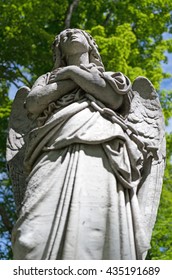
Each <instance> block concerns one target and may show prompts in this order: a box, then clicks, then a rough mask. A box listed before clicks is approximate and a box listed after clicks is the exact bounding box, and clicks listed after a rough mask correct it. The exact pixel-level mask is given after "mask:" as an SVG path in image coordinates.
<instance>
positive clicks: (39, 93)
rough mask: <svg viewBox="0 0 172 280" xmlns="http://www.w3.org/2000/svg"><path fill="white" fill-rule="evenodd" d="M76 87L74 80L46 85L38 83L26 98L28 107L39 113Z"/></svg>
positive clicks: (35, 113)
mask: <svg viewBox="0 0 172 280" xmlns="http://www.w3.org/2000/svg"><path fill="white" fill-rule="evenodd" d="M75 88H76V84H75V82H73V81H72V80H64V81H59V82H58V83H56V82H55V83H51V84H47V85H46V84H45V85H40V84H38V85H36V86H35V87H33V89H32V90H31V91H30V93H29V95H28V96H27V99H26V109H27V110H28V112H29V113H31V114H33V115H39V114H40V113H42V112H43V110H44V109H46V108H47V106H48V104H49V103H51V102H53V101H56V100H57V99H59V98H60V97H61V96H63V95H65V94H66V93H68V92H70V91H71V90H73V89H75Z"/></svg>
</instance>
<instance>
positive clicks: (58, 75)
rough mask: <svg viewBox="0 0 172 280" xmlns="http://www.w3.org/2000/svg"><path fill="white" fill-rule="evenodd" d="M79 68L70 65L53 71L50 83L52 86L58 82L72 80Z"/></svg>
mask: <svg viewBox="0 0 172 280" xmlns="http://www.w3.org/2000/svg"><path fill="white" fill-rule="evenodd" d="M77 68H79V67H78V66H75V65H70V66H66V67H63V68H58V69H56V70H54V71H52V72H51V74H50V78H49V82H48V83H49V84H51V83H55V82H58V81H62V80H67V79H71V76H72V72H75V71H76V69H77Z"/></svg>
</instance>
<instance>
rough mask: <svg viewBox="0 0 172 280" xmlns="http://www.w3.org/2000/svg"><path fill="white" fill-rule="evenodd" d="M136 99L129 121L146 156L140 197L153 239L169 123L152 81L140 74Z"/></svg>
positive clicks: (134, 98)
mask: <svg viewBox="0 0 172 280" xmlns="http://www.w3.org/2000/svg"><path fill="white" fill-rule="evenodd" d="M132 90H133V99H132V102H131V108H130V112H129V115H128V118H127V120H126V123H127V125H128V126H129V127H131V128H132V129H133V131H135V132H136V133H137V135H136V138H137V139H139V141H140V142H142V143H143V147H144V151H145V152H146V153H145V156H144V164H143V171H142V180H141V182H140V186H139V188H138V192H137V196H138V201H139V205H140V209H141V213H142V215H143V218H144V219H143V220H144V227H145V229H146V232H147V235H148V238H151V234H152V229H153V227H154V224H155V220H156V215H157V210H158V206H159V201H160V194H161V188H162V180H163V174H164V168H165V156H166V144H165V124H164V118H163V114H162V109H161V105H160V102H159V98H158V95H157V93H156V91H155V89H154V87H153V85H152V84H151V82H150V81H149V80H148V79H146V78H144V77H138V78H137V79H136V80H135V81H134V83H133V87H132Z"/></svg>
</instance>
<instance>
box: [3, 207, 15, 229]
mask: <svg viewBox="0 0 172 280" xmlns="http://www.w3.org/2000/svg"><path fill="white" fill-rule="evenodd" d="M0 216H1V217H2V222H3V224H4V226H5V227H6V229H7V230H8V231H9V232H10V233H11V232H12V228H13V225H12V223H11V221H10V219H9V217H8V215H7V213H6V211H5V209H4V207H3V205H0Z"/></svg>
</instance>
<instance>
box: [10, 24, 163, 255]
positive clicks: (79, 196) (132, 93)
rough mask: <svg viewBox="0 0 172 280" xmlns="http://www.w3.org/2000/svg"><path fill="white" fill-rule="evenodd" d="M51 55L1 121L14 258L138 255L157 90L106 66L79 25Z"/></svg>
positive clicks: (157, 164) (153, 174)
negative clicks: (12, 206) (48, 66)
mask: <svg viewBox="0 0 172 280" xmlns="http://www.w3.org/2000/svg"><path fill="white" fill-rule="evenodd" d="M53 54H54V68H53V70H52V71H51V72H49V73H46V74H44V75H42V76H41V77H39V78H38V79H37V81H36V82H35V84H34V85H33V87H32V89H29V88H27V87H22V88H21V89H19V90H18V92H17V94H16V97H15V100H14V103H13V106H12V111H11V117H10V120H9V133H8V139H7V163H8V167H9V172H10V175H11V179H12V183H13V188H14V196H15V202H16V207H17V212H18V220H17V221H16V224H15V226H14V228H13V234H12V248H13V254H14V259H18V260H32V259H33V260H43V259H44V260H45V259H47V260H49V259H52V260H56V259H57V260H102V259H103V260H141V259H144V258H145V256H146V252H147V251H148V249H149V248H150V240H151V234H152V229H153V227H154V223H155V220H156V215H157V209H158V204H159V200H160V193H161V187H162V180H163V172H164V165H165V128H164V119H163V115H162V110H161V105H160V102H159V99H158V95H157V93H156V91H155V89H154V87H153V85H152V84H151V82H150V81H149V80H147V79H146V78H144V77H138V78H137V79H136V80H135V81H134V83H133V84H131V82H130V80H129V79H128V77H126V76H125V75H123V74H122V73H121V72H107V71H105V69H104V66H103V63H102V61H101V57H100V54H99V52H98V48H97V45H96V43H95V41H94V40H93V38H92V37H91V36H90V35H89V34H88V33H87V32H85V31H83V30H79V29H66V30H64V31H62V32H61V33H60V34H59V35H57V36H56V38H55V41H54V43H53Z"/></svg>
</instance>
